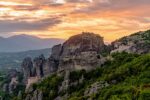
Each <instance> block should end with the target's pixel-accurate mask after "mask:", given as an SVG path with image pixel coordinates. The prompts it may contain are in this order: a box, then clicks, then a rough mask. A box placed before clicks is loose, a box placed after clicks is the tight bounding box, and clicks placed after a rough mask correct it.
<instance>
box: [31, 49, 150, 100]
mask: <svg viewBox="0 0 150 100" xmlns="http://www.w3.org/2000/svg"><path fill="white" fill-rule="evenodd" d="M111 56H112V58H113V60H110V61H107V62H106V63H105V65H104V66H103V67H99V68H97V69H95V70H92V71H88V72H87V71H85V70H79V71H73V72H71V73H70V75H69V80H70V81H69V83H70V84H71V83H77V84H76V85H69V87H68V89H67V90H65V91H63V92H58V90H59V87H60V86H61V84H62V82H63V80H64V78H63V77H61V76H58V75H56V74H55V75H52V76H50V77H48V78H46V79H44V80H43V81H41V82H40V83H38V84H34V85H33V88H34V90H40V91H42V92H43V97H44V100H49V99H52V100H53V99H54V98H55V97H57V96H58V95H59V96H64V95H65V94H68V96H69V98H68V99H67V100H87V98H91V100H150V74H149V73H150V54H146V55H137V54H129V53H126V52H122V53H114V54H112V55H111ZM81 81H82V82H81ZM101 81H103V82H107V83H108V84H109V85H108V86H107V87H103V88H102V89H100V90H98V91H97V92H96V93H95V94H90V95H85V91H86V90H87V89H88V88H89V87H91V85H92V84H93V83H96V82H101ZM30 94H31V93H30Z"/></svg>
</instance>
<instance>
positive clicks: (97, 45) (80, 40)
mask: <svg viewBox="0 0 150 100" xmlns="http://www.w3.org/2000/svg"><path fill="white" fill-rule="evenodd" d="M105 47H106V46H105V44H104V41H103V37H101V36H99V35H97V34H94V33H89V32H83V33H82V34H79V35H75V36H73V37H71V38H70V39H68V40H67V41H66V42H65V43H64V44H63V45H61V44H59V45H55V46H54V47H53V48H52V53H51V55H50V57H49V58H48V59H45V57H44V56H43V55H41V56H39V57H37V58H35V59H34V60H33V61H32V60H31V58H25V59H24V61H23V63H22V68H23V73H24V77H25V80H26V82H27V81H28V79H30V82H27V84H28V85H29V83H32V80H31V79H32V78H33V77H35V78H37V77H38V78H39V79H41V78H43V77H46V76H48V75H50V74H52V73H55V72H64V71H73V70H80V69H85V70H90V69H94V68H96V67H98V66H101V65H102V64H104V62H105V58H103V57H102V55H101V53H102V52H103V51H104V49H105ZM31 77H32V78H31ZM37 80H38V79H37ZM33 81H34V82H35V80H33Z"/></svg>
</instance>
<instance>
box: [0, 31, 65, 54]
mask: <svg viewBox="0 0 150 100" xmlns="http://www.w3.org/2000/svg"><path fill="white" fill-rule="evenodd" d="M63 42H64V40H63V39H57V38H47V39H42V38H39V37H36V36H31V35H25V34H22V35H15V36H12V37H8V38H0V52H20V51H28V50H39V49H45V48H51V47H52V46H53V45H56V44H60V43H63Z"/></svg>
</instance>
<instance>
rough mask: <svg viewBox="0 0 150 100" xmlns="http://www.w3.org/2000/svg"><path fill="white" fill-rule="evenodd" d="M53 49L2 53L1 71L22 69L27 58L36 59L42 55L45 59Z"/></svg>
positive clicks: (0, 57) (0, 59)
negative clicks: (23, 61)
mask: <svg viewBox="0 0 150 100" xmlns="http://www.w3.org/2000/svg"><path fill="white" fill-rule="evenodd" d="M50 51H51V49H41V50H30V51H25V52H15V53H0V71H2V70H3V71H7V70H8V69H16V68H17V69H20V65H21V63H22V60H23V59H24V58H25V57H31V58H35V57H37V56H39V55H40V54H43V55H44V56H45V57H48V56H49V52H50Z"/></svg>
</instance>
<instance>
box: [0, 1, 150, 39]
mask: <svg viewBox="0 0 150 100" xmlns="http://www.w3.org/2000/svg"><path fill="white" fill-rule="evenodd" d="M147 29H150V0H0V36H3V37H8V36H12V35H16V34H30V35H36V36H39V37H42V38H63V39H67V38H68V37H70V36H72V35H75V34H79V33H81V32H82V31H88V32H94V33H97V34H100V35H101V36H103V37H104V39H105V41H106V42H111V41H113V40H115V39H117V38H119V37H122V36H125V35H129V34H130V33H133V32H136V31H142V30H147Z"/></svg>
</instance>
